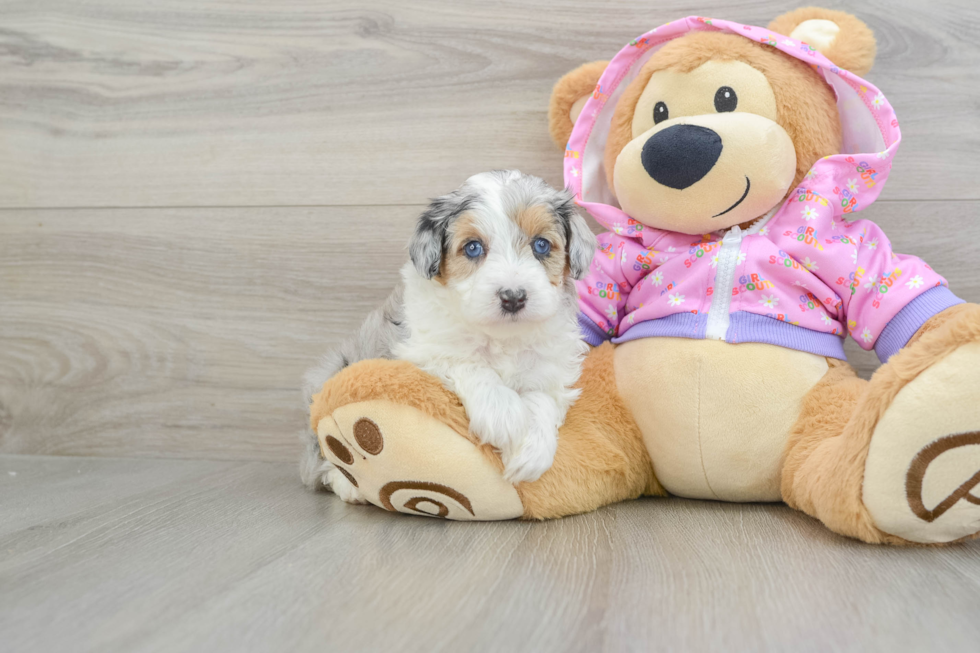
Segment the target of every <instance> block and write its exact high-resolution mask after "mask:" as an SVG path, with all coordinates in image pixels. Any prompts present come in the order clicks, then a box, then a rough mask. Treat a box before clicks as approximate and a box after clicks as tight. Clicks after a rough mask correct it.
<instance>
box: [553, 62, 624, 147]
mask: <svg viewBox="0 0 980 653" xmlns="http://www.w3.org/2000/svg"><path fill="white" fill-rule="evenodd" d="M608 65H609V62H608V61H593V62H592V63H587V64H584V65H582V66H579V67H578V68H576V69H575V70H573V71H572V72H570V73H566V74H565V76H564V77H562V78H561V79H559V80H558V83H556V84H555V87H554V88H553V89H552V90H551V102H550V103H549V105H548V131H550V132H551V140H553V141H554V142H555V145H557V146H558V147H560V148H564V147H565V144H566V143H568V137H569V136H571V134H572V127H574V126H575V121H576V120H578V116H579V114H580V113H582V107H584V106H585V101H586V100H588V99H589V96H590V95H592V91H594V90H595V86H596V84H598V83H599V78H600V77H602V71H604V70H605V69H606V66H608Z"/></svg>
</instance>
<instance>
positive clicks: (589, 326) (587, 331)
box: [578, 311, 609, 347]
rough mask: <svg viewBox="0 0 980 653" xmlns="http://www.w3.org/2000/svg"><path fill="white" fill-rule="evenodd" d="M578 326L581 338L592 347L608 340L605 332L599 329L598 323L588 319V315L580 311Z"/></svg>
mask: <svg viewBox="0 0 980 653" xmlns="http://www.w3.org/2000/svg"><path fill="white" fill-rule="evenodd" d="M578 327H579V329H580V330H581V331H582V340H584V341H585V342H587V343H589V344H590V345H592V346H593V347H598V346H599V345H601V344H602V343H604V342H605V341H607V340H609V336H607V335H606V332H605V331H603V330H602V329H600V328H599V325H598V324H596V323H595V322H593V321H592V320H591V319H589V316H588V315H586V314H585V313H583V312H581V311H579V314H578Z"/></svg>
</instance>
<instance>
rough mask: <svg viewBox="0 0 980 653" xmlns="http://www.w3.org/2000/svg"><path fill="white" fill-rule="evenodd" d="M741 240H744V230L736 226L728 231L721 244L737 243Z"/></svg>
mask: <svg viewBox="0 0 980 653" xmlns="http://www.w3.org/2000/svg"><path fill="white" fill-rule="evenodd" d="M740 240H742V228H741V227H739V226H738V225H735V226H734V227H732V228H731V229H730V230H729V231H728V233H727V234H725V237H724V238H723V239H722V241H721V242H723V243H736V242H738V241H740Z"/></svg>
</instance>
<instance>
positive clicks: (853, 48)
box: [769, 7, 877, 77]
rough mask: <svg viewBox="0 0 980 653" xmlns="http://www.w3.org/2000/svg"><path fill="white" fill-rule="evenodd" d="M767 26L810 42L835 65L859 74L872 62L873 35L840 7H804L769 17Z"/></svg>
mask: <svg viewBox="0 0 980 653" xmlns="http://www.w3.org/2000/svg"><path fill="white" fill-rule="evenodd" d="M769 29H771V30H772V31H774V32H777V33H779V34H784V35H786V36H788V37H790V38H791V39H796V40H798V41H803V42H804V43H806V44H808V45H812V46H813V47H815V48H816V49H817V50H819V51H820V53H821V54H822V55H824V56H825V57H827V58H828V59H830V60H831V61H832V62H834V63H835V64H836V65H837V66H840V67H841V68H843V69H845V70H849V71H851V72H852V73H854V74H855V75H859V76H861V77H863V76H865V75H866V74H868V71H869V70H871V66H872V65H873V64H874V62H875V52H876V50H877V46H876V45H875V35H874V34H873V33H872V32H871V29H870V28H869V27H868V26H867V25H865V24H864V23H863V22H861V21H860V20H858V19H857V18H856V17H854V16H852V15H851V14H848V13H846V12H843V11H834V10H832V9H820V8H819V7H803V8H802V9H796V10H795V11H791V12H789V13H788V14H783V15H782V16H780V17H779V18H777V19H776V20H774V21H772V22H771V23H769Z"/></svg>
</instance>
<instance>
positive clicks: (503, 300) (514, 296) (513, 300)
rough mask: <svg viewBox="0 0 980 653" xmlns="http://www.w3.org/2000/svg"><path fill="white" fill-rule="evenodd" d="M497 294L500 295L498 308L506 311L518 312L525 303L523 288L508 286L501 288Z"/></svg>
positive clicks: (525, 294) (525, 293)
mask: <svg viewBox="0 0 980 653" xmlns="http://www.w3.org/2000/svg"><path fill="white" fill-rule="evenodd" d="M497 294H498V295H500V308H502V309H504V310H505V311H506V312H508V313H516V312H518V311H519V310H521V309H522V308H524V304H526V303H527V292H525V291H524V289H523V288H518V289H517V290H511V289H510V288H508V289H506V290H501V291H500V292H498V293H497Z"/></svg>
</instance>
